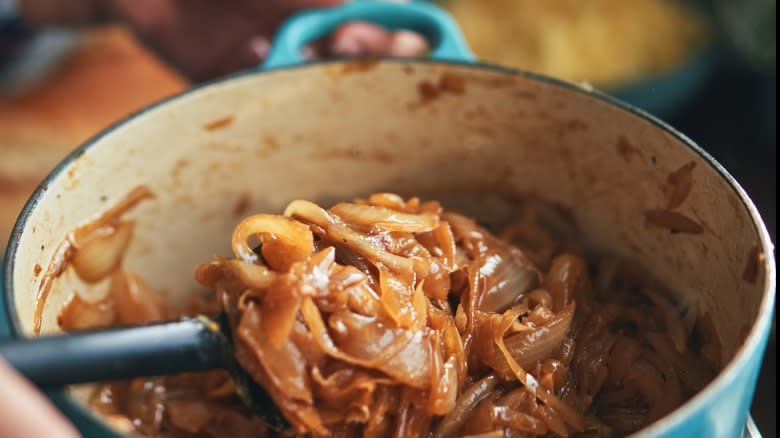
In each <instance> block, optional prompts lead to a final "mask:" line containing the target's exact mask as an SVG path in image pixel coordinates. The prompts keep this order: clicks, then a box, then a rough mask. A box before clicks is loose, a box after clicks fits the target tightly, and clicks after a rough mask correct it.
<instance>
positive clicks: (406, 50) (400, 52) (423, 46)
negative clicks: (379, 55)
mask: <svg viewBox="0 0 780 438" xmlns="http://www.w3.org/2000/svg"><path fill="white" fill-rule="evenodd" d="M426 50H428V43H427V42H426V41H425V38H423V37H422V36H420V35H418V34H416V33H414V32H410V31H408V30H399V31H397V32H394V33H393V34H392V35H391V37H390V46H389V47H388V48H387V51H386V52H385V54H387V55H390V56H399V57H413V56H420V55H422V54H423V53H425V51H426Z"/></svg>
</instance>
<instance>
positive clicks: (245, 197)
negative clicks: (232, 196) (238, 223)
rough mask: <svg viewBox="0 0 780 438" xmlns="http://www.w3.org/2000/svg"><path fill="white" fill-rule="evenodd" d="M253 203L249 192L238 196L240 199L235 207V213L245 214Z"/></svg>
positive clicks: (235, 214) (238, 214)
mask: <svg viewBox="0 0 780 438" xmlns="http://www.w3.org/2000/svg"><path fill="white" fill-rule="evenodd" d="M250 204H251V199H250V197H249V193H246V192H244V193H242V194H241V195H240V196H239V197H238V201H237V202H236V205H235V207H233V215H234V216H244V215H245V214H246V212H247V211H249V206H250Z"/></svg>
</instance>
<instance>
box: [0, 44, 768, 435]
mask: <svg viewBox="0 0 780 438" xmlns="http://www.w3.org/2000/svg"><path fill="white" fill-rule="evenodd" d="M377 61H379V62H381V63H394V64H400V65H404V64H426V65H445V66H446V65H450V66H456V67H458V68H466V69H473V70H483V71H484V70H488V71H492V72H495V73H503V74H507V75H512V76H520V77H524V78H527V79H531V80H535V81H539V82H543V83H546V84H548V85H554V86H557V87H559V88H561V89H564V90H567V91H571V92H575V93H580V94H584V95H587V96H589V97H592V98H594V99H596V100H600V101H602V102H605V103H607V104H610V105H612V106H614V107H617V108H619V109H622V110H623V111H626V112H629V113H631V114H633V115H634V116H637V117H639V118H641V119H643V120H645V121H647V122H649V123H651V124H652V125H654V126H655V127H656V128H658V129H660V130H661V131H663V132H665V133H666V134H668V135H670V136H671V137H673V138H674V139H676V140H677V141H678V142H679V143H681V144H682V145H684V146H686V147H687V148H688V149H690V150H691V151H692V152H694V153H696V154H697V155H699V157H700V158H701V159H702V160H703V161H705V162H706V163H707V164H709V165H710V166H711V167H712V168H713V169H714V170H715V171H716V172H717V173H718V174H719V175H720V177H721V178H722V179H723V180H725V182H727V183H728V185H729V187H731V190H733V192H734V194H736V195H737V197H738V198H739V200H740V202H741V203H742V205H743V206H744V208H745V209H746V210H747V212H748V213H749V215H750V218H751V221H752V223H753V227H754V229H755V231H756V233H757V235H758V236H759V238H760V249H761V251H762V253H763V255H764V269H765V275H764V284H763V287H762V289H763V294H762V297H761V304H760V305H759V309H758V316H757V318H756V320H755V321H754V322H753V324H752V326H751V328H750V331H749V332H748V335H747V337H746V338H745V341H744V342H743V343H742V345H741V346H740V347H739V348H738V349H737V351H736V353H735V355H734V357H732V358H731V360H730V361H729V362H728V363H727V364H726V366H725V367H724V368H723V369H722V370H721V371H720V372H719V373H718V375H717V376H716V377H715V378H714V379H713V380H712V381H710V382H709V383H708V384H707V385H706V386H705V387H704V388H703V389H702V390H700V391H699V392H697V393H696V394H695V395H694V396H693V397H691V398H690V399H688V400H687V401H686V402H685V403H683V404H682V405H680V406H679V407H678V408H676V409H675V410H674V411H672V412H671V413H669V414H668V415H666V416H664V417H662V418H661V419H659V420H658V421H656V422H654V423H651V424H650V425H648V426H646V427H644V428H642V429H640V430H638V431H637V432H635V433H634V434H632V436H633V437H651V436H660V435H662V434H664V433H667V432H669V430H671V429H672V428H673V427H674V426H675V425H677V424H681V423H683V422H684V421H685V419H686V418H688V417H690V416H692V414H693V413H694V412H696V411H699V410H704V409H706V405H707V403H708V401H709V400H710V399H712V398H715V397H717V396H718V394H719V393H720V392H722V391H726V390H727V387H728V386H729V385H731V384H732V383H733V382H734V381H735V380H736V379H737V375H738V374H739V370H740V369H742V368H744V367H745V366H747V364H748V362H749V361H750V359H751V358H752V357H753V353H754V352H755V351H756V350H757V349H760V348H761V344H762V343H763V342H765V340H766V339H767V337H768V335H769V331H770V326H771V323H772V313H773V311H774V305H775V294H776V265H775V256H774V245H773V243H772V240H771V238H770V236H769V232H768V231H767V228H766V225H765V224H764V221H763V219H762V218H761V214H760V213H759V212H758V209H757V208H756V206H755V204H754V203H753V201H752V200H751V199H750V197H749V196H748V194H747V193H746V192H745V190H744V189H743V188H742V186H740V185H739V183H738V182H737V181H736V180H735V179H734V177H733V176H731V174H730V173H729V172H728V171H727V170H726V169H725V168H724V167H723V166H722V165H721V164H720V163H719V162H718V161H716V160H715V158H713V157H712V156H711V155H710V154H709V153H707V152H706V151H705V150H704V149H702V148H701V147H700V146H698V145H697V144H696V143H694V142H693V141H692V140H691V139H690V138H688V137H687V136H685V135H684V134H682V133H681V132H679V131H677V130H676V129H674V128H673V127H671V126H670V125H669V124H667V123H666V122H663V121H662V120H660V119H658V118H657V117H655V116H653V115H651V114H649V113H647V112H645V111H643V110H641V109H639V108H637V107H635V106H632V105H630V104H627V103H625V102H622V101H619V100H617V99H616V98H614V97H612V96H609V95H607V94H605V93H602V92H600V91H598V90H592V89H585V88H583V87H581V86H579V85H577V84H574V83H570V82H566V81H563V80H560V79H555V78H552V77H548V76H545V75H541V74H538V73H533V72H528V71H523V70H517V69H512V68H508V67H503V66H498V65H494V64H488V63H473V62H464V61H441V60H431V59H411V58H392V57H383V58H378V59H377ZM351 62H355V60H354V59H353V60H324V61H319V62H312V63H307V64H303V65H294V66H284V67H279V68H273V69H270V70H262V71H261V70H256V69H255V70H247V71H242V72H239V73H235V74H233V75H230V76H227V77H223V78H218V79H214V80H211V81H208V82H205V83H202V84H198V85H196V86H193V87H191V88H189V89H187V90H184V91H182V92H180V93H177V94H175V95H173V96H170V97H167V98H165V99H162V100H160V101H157V102H155V103H152V104H150V105H148V106H146V107H144V108H141V109H140V110H138V111H135V112H133V113H131V114H129V115H128V116H126V117H124V118H122V119H120V120H119V121H117V122H115V123H113V124H111V125H109V126H108V127H107V128H105V129H104V130H102V131H101V132H99V133H98V134H96V135H94V136H93V137H91V138H90V139H88V140H87V141H85V142H84V143H82V144H81V145H80V146H78V147H77V148H76V149H75V150H73V151H72V152H71V153H70V154H68V155H67V156H66V157H65V158H64V159H63V160H62V161H60V163H59V164H58V165H57V166H56V167H55V168H54V169H53V170H52V171H51V172H50V173H49V175H48V176H46V178H45V179H44V180H43V181H42V182H41V183H40V184H39V185H38V186H37V187H36V188H35V191H34V192H33V193H32V195H30V198H29V199H28V200H27V202H26V203H25V205H24V208H22V211H21V212H20V214H19V217H18V219H17V220H16V223H15V224H14V227H13V229H12V231H11V236H10V239H9V241H8V246H7V248H6V252H5V257H4V261H3V264H4V266H3V271H2V272H3V276H2V278H3V282H4V284H2V290H3V297H2V298H3V300H4V304H5V313H6V316H7V318H8V323H9V324H8V325H9V327H8V328H9V332H10V334H11V337H13V338H22V337H24V335H23V334H22V333H21V330H20V327H21V324H20V322H19V319H18V315H17V314H16V312H13V311H12V310H11V309H15V305H14V294H13V293H12V291H13V271H14V267H15V255H16V253H17V251H18V249H19V244H20V239H21V236H22V232H23V231H24V229H25V226H26V225H27V221H28V220H29V218H30V216H31V215H32V212H33V211H34V210H35V207H36V206H37V205H38V202H39V201H40V200H41V198H42V197H43V195H44V194H45V193H46V191H47V190H48V187H49V185H50V183H52V182H53V181H54V180H55V179H56V178H57V177H58V176H59V175H60V174H62V173H63V172H65V170H66V169H67V168H68V167H70V165H71V164H72V163H73V162H74V161H75V160H76V159H77V158H79V157H80V156H81V155H83V154H84V153H85V152H87V151H88V150H89V149H91V148H92V147H94V146H95V145H97V144H98V143H99V142H100V141H101V140H102V139H103V138H105V137H108V136H109V135H111V134H112V133H113V132H114V131H115V130H117V129H118V128H120V127H122V126H124V125H125V124H127V123H128V122H130V121H131V120H134V119H136V118H138V117H140V116H141V115H143V114H146V113H148V112H151V111H154V110H155V109H157V108H160V107H162V106H164V105H166V104H168V103H172V102H174V101H176V100H177V99H180V98H182V97H184V96H188V95H190V94H192V93H197V92H201V91H203V90H205V89H207V88H210V87H212V86H217V85H222V84H224V83H227V82H230V81H233V80H237V79H241V78H244V77H248V76H254V75H260V74H265V73H276V72H285V71H290V70H302V69H307V68H320V67H322V66H323V65H329V64H349V63H351ZM54 396H55V397H56V398H57V399H59V400H61V401H62V402H63V403H65V404H66V405H67V407H68V408H71V409H74V410H75V411H76V412H78V413H80V414H82V415H85V416H86V417H88V418H90V419H92V420H93V421H96V422H97V423H98V424H99V425H100V426H101V427H103V428H105V430H107V431H110V433H113V434H114V435H117V436H118V434H117V432H116V431H114V430H113V429H110V428H108V427H107V426H106V425H105V424H104V423H103V422H102V421H100V420H99V418H98V416H97V415H95V414H94V413H93V412H92V411H91V410H88V409H86V408H85V407H84V406H83V405H82V404H80V403H77V402H76V401H75V400H73V399H72V398H71V397H68V396H67V395H66V394H65V391H64V388H63V389H59V390H57V391H55V392H54Z"/></svg>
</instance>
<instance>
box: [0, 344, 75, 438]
mask: <svg viewBox="0 0 780 438" xmlns="http://www.w3.org/2000/svg"><path fill="white" fill-rule="evenodd" d="M78 436H80V435H79V433H78V432H77V431H76V428H74V427H73V425H71V424H70V423H69V422H68V420H66V419H65V417H64V416H63V415H62V414H61V413H60V412H58V411H57V410H56V409H55V408H54V406H52V405H51V404H50V403H49V401H48V400H47V399H46V397H45V396H44V395H43V394H42V393H41V392H40V391H39V390H38V389H37V388H35V387H34V386H33V385H32V383H30V382H28V381H27V380H26V379H25V378H24V377H22V376H21V375H20V374H19V373H17V372H16V370H14V369H13V368H11V366H10V365H8V364H7V363H6V362H5V361H4V360H3V359H2V357H0V437H3V438H33V437H50V438H75V437H78Z"/></svg>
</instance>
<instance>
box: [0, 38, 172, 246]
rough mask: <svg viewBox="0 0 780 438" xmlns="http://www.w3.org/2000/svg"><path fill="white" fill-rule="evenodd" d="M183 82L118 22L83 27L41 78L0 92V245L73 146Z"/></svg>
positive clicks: (169, 92) (165, 94)
mask: <svg viewBox="0 0 780 438" xmlns="http://www.w3.org/2000/svg"><path fill="white" fill-rule="evenodd" d="M186 87H187V81H186V80H185V79H184V78H183V77H182V76H181V75H180V74H178V73H177V72H175V71H173V70H172V69H171V68H169V67H168V66H166V65H165V64H164V63H162V62H161V61H160V60H158V59H157V58H156V57H155V56H154V55H153V54H152V53H150V52H149V51H147V50H146V49H145V48H144V47H143V46H142V45H141V44H140V43H139V42H138V41H137V40H136V39H135V38H134V37H133V36H132V34H131V33H130V32H129V31H127V30H125V29H123V28H119V27H108V28H103V29H98V30H94V31H90V32H88V33H87V34H86V35H85V36H84V38H83V39H82V40H81V42H80V43H79V45H78V47H76V48H75V49H74V50H73V51H71V52H70V53H69V54H68V56H67V57H66V58H65V59H64V60H63V62H62V63H60V64H59V65H57V66H56V67H55V68H54V69H53V70H52V71H51V72H49V73H48V74H47V75H46V76H45V77H44V78H43V80H41V81H39V82H38V83H37V84H36V85H34V86H33V87H31V88H29V89H25V90H24V91H23V92H21V93H14V94H10V95H5V96H0V249H2V248H3V247H4V246H5V242H6V239H7V237H8V236H9V234H10V231H11V227H12V226H13V223H14V222H15V220H16V217H17V215H18V214H19V211H20V210H21V208H22V206H23V205H24V202H25V201H26V199H27V198H28V197H29V195H30V194H31V193H32V191H33V190H34V189H35V187H36V186H37V185H38V184H39V183H40V181H41V180H42V178H44V177H45V176H46V175H47V174H48V173H49V172H50V171H51V169H53V168H54V166H56V164H57V163H58V162H59V161H60V160H61V159H62V158H63V157H65V156H66V155H67V154H68V153H69V152H70V151H72V150H73V149H74V148H75V147H76V146H78V145H79V144H81V143H82V142H84V141H85V140H87V139H88V138H90V137H91V136H93V135H95V134H97V133H98V132H100V131H101V130H102V129H103V128H105V127H107V126H108V125H110V124H111V123H113V122H115V121H117V120H119V119H121V118H122V117H124V116H125V115H127V114H129V113H131V112H133V111H136V110H138V109H140V108H142V107H144V106H145V105H147V104H149V103H151V102H154V101H156V100H159V99H161V98H163V97H166V96H169V95H172V94H174V93H176V92H179V91H181V90H183V89H185V88H186Z"/></svg>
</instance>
